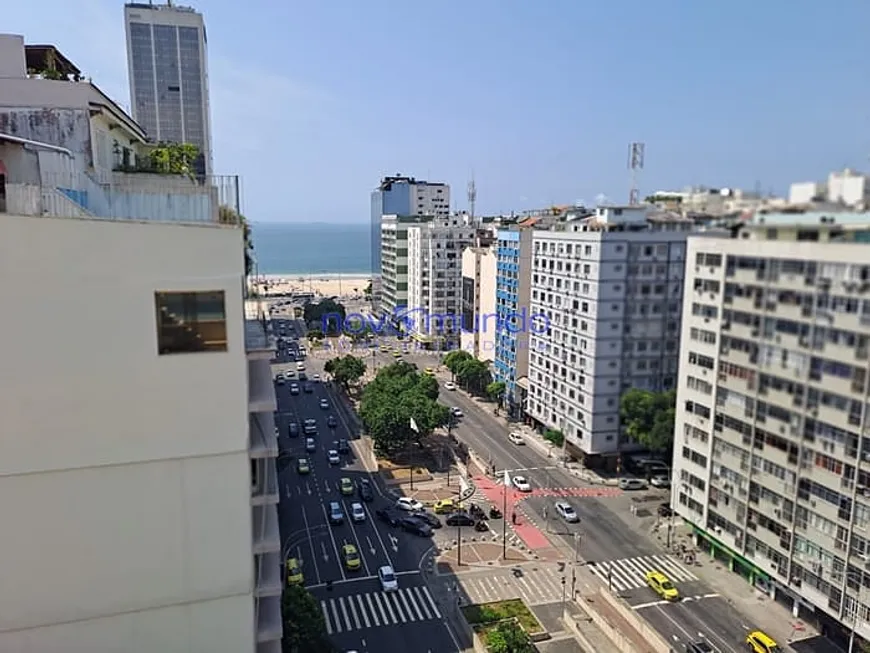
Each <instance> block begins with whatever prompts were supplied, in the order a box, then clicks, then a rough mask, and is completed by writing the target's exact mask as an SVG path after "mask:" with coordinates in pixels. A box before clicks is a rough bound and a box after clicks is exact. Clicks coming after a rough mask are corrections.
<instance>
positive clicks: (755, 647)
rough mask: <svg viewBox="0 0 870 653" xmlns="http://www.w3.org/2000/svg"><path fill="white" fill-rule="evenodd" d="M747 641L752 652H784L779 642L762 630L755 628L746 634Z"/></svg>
mask: <svg viewBox="0 0 870 653" xmlns="http://www.w3.org/2000/svg"><path fill="white" fill-rule="evenodd" d="M746 643H747V644H749V650H750V651H752V653H782V649H781V648H780V647H779V644H777V643H776V642H774V641H773V639H771V638H770V637H769V636H768V635H765V634H764V633H763V632H761V631H760V630H753V631H752V632H751V633H749V634H748V635H747V636H746Z"/></svg>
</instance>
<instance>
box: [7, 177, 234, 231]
mask: <svg viewBox="0 0 870 653" xmlns="http://www.w3.org/2000/svg"><path fill="white" fill-rule="evenodd" d="M5 208H6V213H9V214H11V215H27V216H53V217H61V218H64V217H68V218H98V219H107V220H141V221H156V222H178V223H182V224H184V223H187V224H228V225H238V224H239V223H240V220H239V208H240V203H239V178H238V177H237V176H234V175H231V176H222V175H211V176H206V177H189V176H185V175H155V174H145V173H112V174H111V175H103V176H102V178H101V179H99V180H98V179H96V178H95V177H93V176H91V175H90V174H87V173H84V172H47V171H41V173H40V174H39V176H38V178H37V179H34V180H33V181H32V182H29V183H11V182H8V181H7V183H6V207H5Z"/></svg>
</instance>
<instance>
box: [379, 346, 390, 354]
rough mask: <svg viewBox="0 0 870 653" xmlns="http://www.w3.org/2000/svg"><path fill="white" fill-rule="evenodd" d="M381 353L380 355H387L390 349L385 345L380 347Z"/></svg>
mask: <svg viewBox="0 0 870 653" xmlns="http://www.w3.org/2000/svg"><path fill="white" fill-rule="evenodd" d="M381 353H382V354H389V353H390V348H389V347H387V346H386V345H381Z"/></svg>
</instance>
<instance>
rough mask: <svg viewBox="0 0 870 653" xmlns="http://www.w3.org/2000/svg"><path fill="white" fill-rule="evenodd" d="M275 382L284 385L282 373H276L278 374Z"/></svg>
mask: <svg viewBox="0 0 870 653" xmlns="http://www.w3.org/2000/svg"><path fill="white" fill-rule="evenodd" d="M275 383H277V384H278V385H284V375H283V374H281V373H280V372H279V373H278V376H276V377H275Z"/></svg>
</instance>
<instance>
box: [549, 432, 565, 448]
mask: <svg viewBox="0 0 870 653" xmlns="http://www.w3.org/2000/svg"><path fill="white" fill-rule="evenodd" d="M544 439H545V440H547V441H548V442H552V443H553V444H555V445H556V446H557V447H561V446H562V445H563V444H564V443H565V434H564V433H562V431H560V430H558V429H547V430H546V431H544Z"/></svg>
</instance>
